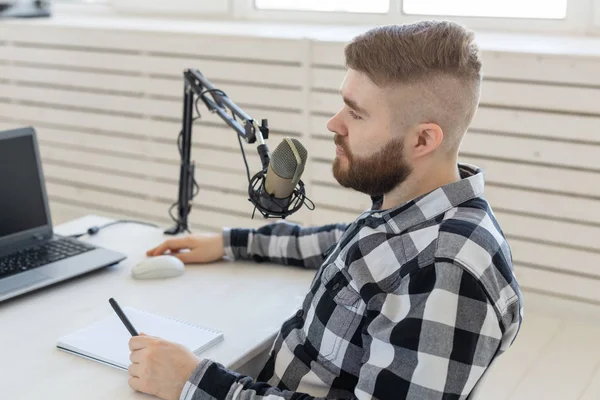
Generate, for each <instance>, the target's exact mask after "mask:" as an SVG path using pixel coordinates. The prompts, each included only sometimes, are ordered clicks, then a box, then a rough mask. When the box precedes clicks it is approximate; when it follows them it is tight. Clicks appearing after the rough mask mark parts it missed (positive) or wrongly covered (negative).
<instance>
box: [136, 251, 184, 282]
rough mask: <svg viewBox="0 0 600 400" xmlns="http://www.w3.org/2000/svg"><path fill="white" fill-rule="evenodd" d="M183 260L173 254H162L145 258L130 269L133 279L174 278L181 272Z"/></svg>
mask: <svg viewBox="0 0 600 400" xmlns="http://www.w3.org/2000/svg"><path fill="white" fill-rule="evenodd" d="M184 270H185V267H184V265H183V261H181V260H180V259H179V258H177V257H175V256H169V255H163V256H156V257H150V258H146V259H145V260H142V261H140V262H139V263H138V264H137V265H136V266H135V267H133V268H132V270H131V276H132V277H133V278H134V279H164V278H174V277H176V276H179V275H181V274H183V271H184Z"/></svg>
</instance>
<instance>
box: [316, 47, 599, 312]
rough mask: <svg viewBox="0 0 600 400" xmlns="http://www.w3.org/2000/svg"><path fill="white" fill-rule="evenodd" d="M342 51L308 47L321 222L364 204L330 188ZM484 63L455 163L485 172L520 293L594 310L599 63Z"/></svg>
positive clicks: (543, 59) (496, 59)
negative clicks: (331, 127) (331, 122)
mask: <svg viewBox="0 0 600 400" xmlns="http://www.w3.org/2000/svg"><path fill="white" fill-rule="evenodd" d="M342 48H343V45H342V44H332V43H323V44H316V45H315V46H314V47H313V52H312V53H313V57H314V58H313V60H312V65H313V68H312V81H311V82H312V89H311V102H310V104H311V116H310V119H311V121H310V127H311V134H312V136H313V156H314V160H313V163H312V165H311V168H312V176H313V179H314V181H313V192H314V193H315V196H314V197H315V198H316V199H317V203H318V205H320V206H321V207H320V208H321V210H322V211H321V212H324V211H323V210H324V209H329V208H331V209H332V210H333V209H338V211H337V212H344V213H348V214H351V212H352V211H354V212H355V213H356V212H359V211H361V210H363V209H364V208H365V206H367V205H368V204H369V199H368V197H366V196H361V195H360V194H356V193H353V192H349V191H347V190H346V189H343V188H340V187H339V185H338V184H337V182H335V180H334V178H333V176H332V175H331V173H330V171H331V166H330V165H331V161H332V158H333V154H334V153H333V151H334V150H333V144H332V143H331V134H330V133H328V132H327V131H326V129H325V124H326V123H327V119H328V118H329V115H331V114H332V113H334V112H337V111H338V109H339V107H341V105H342V103H341V99H340V96H339V94H338V91H339V87H340V83H341V81H342V79H343V76H344V69H343V60H341V59H340V56H339V55H340V54H342ZM484 60H485V66H484V74H485V79H484V85H483V91H482V99H481V105H480V109H479V111H478V113H477V115H476V117H475V120H474V121H473V124H472V126H471V129H470V132H469V133H468V134H467V136H466V137H465V141H464V143H463V145H462V148H461V161H463V162H468V163H472V164H476V165H478V166H481V167H482V168H483V169H484V170H485V173H486V181H487V188H486V198H487V199H488V200H489V201H490V203H491V204H492V207H493V209H494V211H495V214H496V216H497V218H498V219H499V221H500V223H501V225H502V228H503V229H504V232H505V234H506V235H507V236H508V237H509V241H510V243H511V245H512V248H513V256H514V263H515V265H516V271H517V276H518V277H519V279H520V281H521V284H522V286H523V287H524V288H525V289H526V290H529V291H536V292H540V293H546V294H551V295H553V296H561V297H567V298H574V299H578V300H583V301H587V302H592V303H595V304H600V298H598V296H597V293H596V292H597V289H598V288H600V239H599V238H600V162H599V160H600V133H599V132H600V108H599V107H598V104H600V101H598V100H599V99H600V88H599V87H600V85H598V83H599V82H598V81H599V78H598V75H597V73H595V71H597V70H598V68H600V61H597V60H591V59H584V58H582V59H573V58H569V59H562V58H560V57H558V56H553V57H550V56H533V55H527V54H510V53H485V54H484ZM342 215H345V214H340V216H342ZM348 217H349V215H348Z"/></svg>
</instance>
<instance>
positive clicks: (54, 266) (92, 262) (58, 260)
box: [0, 127, 126, 302]
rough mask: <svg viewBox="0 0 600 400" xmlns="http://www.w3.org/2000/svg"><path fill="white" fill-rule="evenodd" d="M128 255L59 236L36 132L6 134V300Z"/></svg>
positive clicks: (0, 149)
mask: <svg viewBox="0 0 600 400" xmlns="http://www.w3.org/2000/svg"><path fill="white" fill-rule="evenodd" d="M125 258H126V256H125V255H124V254H121V253H118V252H115V251H111V250H108V249H104V248H101V247H97V246H93V245H90V244H88V243H85V242H82V241H79V240H77V239H74V238H68V237H60V236H57V235H54V233H53V227H52V219H51V216H50V209H49V207H48V197H47V194H46V185H45V182H44V174H43V171H42V163H41V160H40V152H39V147H38V142H37V135H36V132H35V130H34V129H33V128H31V127H27V128H22V129H16V130H10V131H3V132H0V302H2V301H4V300H7V299H9V298H12V297H16V296H18V295H22V294H25V293H29V292H32V291H34V290H36V289H40V288H43V287H46V286H49V285H52V284H55V283H57V282H61V281H64V280H66V279H69V278H73V277H76V276H79V275H83V274H85V273H87V272H91V271H94V270H97V269H100V268H103V267H108V266H110V265H114V264H116V263H118V262H120V261H122V260H124V259H125Z"/></svg>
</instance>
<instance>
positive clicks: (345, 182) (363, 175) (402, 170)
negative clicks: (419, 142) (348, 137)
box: [333, 134, 412, 196]
mask: <svg viewBox="0 0 600 400" xmlns="http://www.w3.org/2000/svg"><path fill="white" fill-rule="evenodd" d="M402 139H403V138H398V139H393V140H392V141H390V142H389V143H388V144H386V145H385V147H384V148H383V149H381V150H379V151H378V152H377V153H375V154H373V155H372V156H369V157H366V158H361V157H356V156H354V155H353V154H352V153H351V152H350V149H349V148H348V144H347V143H346V142H344V138H343V137H342V136H340V135H337V134H336V135H335V138H334V141H335V144H336V145H338V146H340V147H341V148H342V150H343V151H344V156H345V157H346V158H347V159H348V160H347V161H348V162H347V164H348V165H346V166H342V161H343V160H341V159H340V158H339V157H336V159H335V160H334V161H333V176H334V177H335V179H336V180H337V181H338V182H339V184H340V185H342V186H343V187H346V188H352V189H354V190H357V191H359V192H362V193H366V194H368V195H370V196H380V195H383V194H385V193H389V192H391V191H392V189H394V188H395V187H396V186H398V185H400V184H401V183H402V182H404V181H405V180H406V178H408V176H409V175H410V173H411V172H412V169H411V167H410V166H409V165H408V164H406V162H405V161H404V159H403V157H402V154H403V153H402V149H403V147H404V143H403V141H402Z"/></svg>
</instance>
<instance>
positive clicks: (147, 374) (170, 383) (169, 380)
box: [129, 334, 200, 400]
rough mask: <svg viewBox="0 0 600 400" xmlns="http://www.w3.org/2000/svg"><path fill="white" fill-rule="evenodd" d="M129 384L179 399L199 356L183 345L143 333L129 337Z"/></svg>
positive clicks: (160, 395)
mask: <svg viewBox="0 0 600 400" xmlns="http://www.w3.org/2000/svg"><path fill="white" fill-rule="evenodd" d="M129 349H130V350H131V355H130V360H131V362H132V364H131V365H130V366H129V375H130V378H129V386H131V387H132V388H133V389H135V390H137V391H138V392H142V393H147V394H151V395H153V396H156V397H159V398H161V399H164V400H177V399H179V396H180V395H181V391H182V390H183V387H184V385H185V383H186V382H187V380H188V378H189V377H190V376H191V375H192V372H194V369H195V368H196V366H198V364H199V363H200V359H199V358H198V357H197V356H196V355H194V353H192V352H191V351H189V350H188V349H187V348H185V347H184V346H182V345H180V344H176V343H172V342H168V341H166V340H163V339H160V338H157V337H153V336H147V335H144V334H141V335H140V336H134V337H132V338H131V339H130V340H129Z"/></svg>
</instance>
